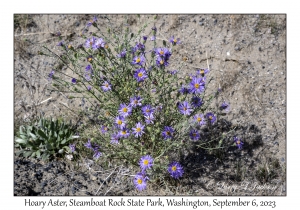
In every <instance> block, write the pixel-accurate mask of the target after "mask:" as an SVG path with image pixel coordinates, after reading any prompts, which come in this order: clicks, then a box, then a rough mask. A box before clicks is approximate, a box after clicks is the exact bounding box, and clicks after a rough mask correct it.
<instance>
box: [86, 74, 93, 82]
mask: <svg viewBox="0 0 300 210" xmlns="http://www.w3.org/2000/svg"><path fill="white" fill-rule="evenodd" d="M84 78H85V80H86V81H88V82H89V81H91V75H90V73H85V74H84Z"/></svg>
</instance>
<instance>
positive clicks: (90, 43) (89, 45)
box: [84, 37, 96, 48]
mask: <svg viewBox="0 0 300 210" xmlns="http://www.w3.org/2000/svg"><path fill="white" fill-rule="evenodd" d="M95 41H96V38H95V37H91V38H89V39H87V40H86V41H85V43H84V47H85V48H92V47H93V45H94V43H95Z"/></svg>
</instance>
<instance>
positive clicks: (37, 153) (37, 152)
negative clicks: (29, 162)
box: [35, 150, 41, 158]
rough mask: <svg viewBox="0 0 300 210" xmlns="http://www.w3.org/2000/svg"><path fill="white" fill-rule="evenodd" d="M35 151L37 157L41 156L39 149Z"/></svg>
mask: <svg viewBox="0 0 300 210" xmlns="http://www.w3.org/2000/svg"><path fill="white" fill-rule="evenodd" d="M35 153H36V156H37V157H38V158H40V157H41V151H40V150H37V151H36V152H35Z"/></svg>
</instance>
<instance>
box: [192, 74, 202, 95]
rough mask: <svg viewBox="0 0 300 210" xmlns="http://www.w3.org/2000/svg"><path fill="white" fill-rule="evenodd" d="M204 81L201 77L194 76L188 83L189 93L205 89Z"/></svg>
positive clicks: (200, 91)
mask: <svg viewBox="0 0 300 210" xmlns="http://www.w3.org/2000/svg"><path fill="white" fill-rule="evenodd" d="M204 86H205V82H204V81H203V79H202V78H197V77H194V78H193V79H192V81H191V83H190V92H191V93H202V92H204V89H205V87H204Z"/></svg>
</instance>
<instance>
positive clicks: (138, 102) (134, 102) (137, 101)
mask: <svg viewBox="0 0 300 210" xmlns="http://www.w3.org/2000/svg"><path fill="white" fill-rule="evenodd" d="M142 100H143V99H142V98H141V97H140V96H135V97H133V98H130V106H132V107H137V106H142V103H141V101H142Z"/></svg>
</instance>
